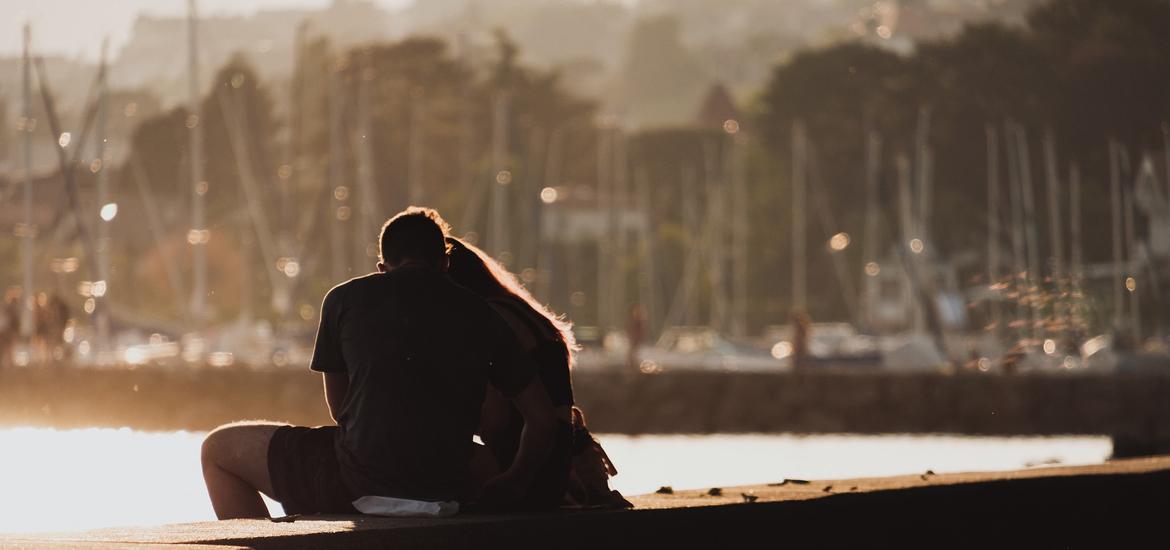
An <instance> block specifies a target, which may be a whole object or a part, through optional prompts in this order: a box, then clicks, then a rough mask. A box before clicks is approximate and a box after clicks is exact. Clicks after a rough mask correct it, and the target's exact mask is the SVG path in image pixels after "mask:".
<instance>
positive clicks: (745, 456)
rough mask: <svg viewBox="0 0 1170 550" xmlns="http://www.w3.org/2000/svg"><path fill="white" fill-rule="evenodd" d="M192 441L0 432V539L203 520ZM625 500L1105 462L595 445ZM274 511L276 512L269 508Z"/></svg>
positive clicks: (822, 441) (975, 453) (877, 447)
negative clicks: (800, 481)
mask: <svg viewBox="0 0 1170 550" xmlns="http://www.w3.org/2000/svg"><path fill="white" fill-rule="evenodd" d="M202 438H203V434H202V433H192V432H167V433H149V432H136V431H132V430H129V429H125V428H123V429H85V430H52V429H34V428H16V429H4V430H0V532H36V531H73V530H81V529H94V528H102V527H115V526H128V525H150V524H159V523H177V522H188V521H202V520H209V519H214V515H213V513H212V510H211V505H210V504H209V503H208V501H207V495H206V493H205V491H204V488H203V478H202V474H201V473H200V468H199V444H200V442H201V441H202ZM599 439H601V441H602V444H603V445H604V446H605V448H606V450H607V452H608V453H609V455H610V458H612V459H613V461H614V463H615V464H616V465H617V467H618V470H619V475H618V476H617V477H616V478H614V479H613V484H614V486H615V488H617V489H619V490H620V491H622V492H623V493H625V494H627V495H636V494H641V493H647V492H651V491H654V490H655V489H657V488H658V487H660V486H662V485H671V486H673V487H675V488H676V489H683V488H702V487H715V486H720V487H729V486H734V485H746V484H753V483H767V482H772V481H779V480H780V479H783V478H786V477H790V478H806V479H825V478H848V477H866V476H885V475H897V474H910V473H920V472H923V471H925V470H927V469H932V470H934V471H935V472H940V473H941V472H958V471H978V470H1001V469H1015V468H1021V467H1024V466H1026V465H1028V464H1034V463H1041V462H1049V461H1060V462H1061V463H1063V464H1093V463H1100V462H1102V461H1103V460H1105V459H1106V458H1107V457H1108V455H1109V453H1110V451H1111V447H1110V442H1109V439H1108V438H1104V437H1076V438H986V437H952V436H852V435H850V436H793V435H713V436H642V437H629V436H620V435H602V436H599ZM269 506H270V507H271V508H272V510H273V511H274V512H275V513H280V509H279V506H276V505H274V504H272V503H270V504H269Z"/></svg>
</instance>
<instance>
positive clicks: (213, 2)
mask: <svg viewBox="0 0 1170 550" xmlns="http://www.w3.org/2000/svg"><path fill="white" fill-rule="evenodd" d="M411 1H412V0H377V3H378V4H381V5H383V6H385V7H388V8H393V7H400V6H403V5H406V4H409V3H411ZM329 2H330V0H199V11H200V13H203V14H237V13H251V12H255V11H256V10H258V9H263V8H282V7H294V8H318V7H322V6H325V5H327V4H329ZM186 9H187V0H0V56H10V55H19V53H20V47H21V31H20V29H21V26H22V25H23V24H24V22H25V21H26V20H27V21H29V22H30V23H32V27H33V48H34V49H35V50H36V51H38V52H40V53H53V54H63V55H66V56H70V57H73V56H82V57H85V58H87V59H97V58H98V56H99V55H100V50H101V43H102V39H103V37H107V36H108V37H109V39H110V47H111V48H112V51H111V54H116V53H117V51H118V49H119V48H120V47H121V46H122V44H123V43H124V42H125V41H126V39H127V38H128V37H129V32H130V28H131V26H132V25H133V24H134V18H135V17H136V16H137V14H138V13H140V12H143V13H151V14H161V15H181V14H184V13H186Z"/></svg>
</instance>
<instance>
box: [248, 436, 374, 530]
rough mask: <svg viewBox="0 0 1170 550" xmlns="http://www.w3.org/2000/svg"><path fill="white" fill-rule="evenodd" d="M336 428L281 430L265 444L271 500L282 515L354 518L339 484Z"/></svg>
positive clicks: (343, 488)
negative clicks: (279, 505) (350, 515)
mask: <svg viewBox="0 0 1170 550" xmlns="http://www.w3.org/2000/svg"><path fill="white" fill-rule="evenodd" d="M336 436H337V426H321V427H318V428H306V427H303V426H281V427H279V428H277V429H276V432H275V433H273V434H272V440H271V441H270V442H269V443H268V476H269V478H270V479H271V481H272V491H273V492H274V493H276V494H275V495H273V497H274V498H275V499H276V500H277V501H278V502H280V504H281V506H283V507H284V513H285V514H290V515H291V514H357V513H358V511H357V510H355V509H354V507H353V504H352V502H353V500H354V498H355V497H353V496H351V495H350V494H349V490H348V489H346V488H345V484H344V483H342V481H341V468H340V466H339V465H338V462H337V454H336V453H335V452H334V450H333V441H334V439H335V438H336Z"/></svg>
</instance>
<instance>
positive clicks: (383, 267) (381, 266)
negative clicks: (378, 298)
mask: <svg viewBox="0 0 1170 550" xmlns="http://www.w3.org/2000/svg"><path fill="white" fill-rule="evenodd" d="M385 272H386V264H384V263H382V262H378V273H385Z"/></svg>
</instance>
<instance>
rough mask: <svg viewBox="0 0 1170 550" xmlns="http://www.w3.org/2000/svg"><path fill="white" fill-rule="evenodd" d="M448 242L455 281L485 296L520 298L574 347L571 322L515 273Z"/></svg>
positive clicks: (477, 251)
mask: <svg viewBox="0 0 1170 550" xmlns="http://www.w3.org/2000/svg"><path fill="white" fill-rule="evenodd" d="M447 245H448V247H449V249H450V254H449V256H448V257H449V262H450V263H449V265H448V267H447V273H448V274H449V275H450V276H451V278H452V279H454V280H455V282H456V283H459V284H460V285H462V286H463V287H465V288H467V289H468V290H470V291H472V292H474V293H476V294H478V295H479V296H481V297H483V298H486V299H492V298H509V297H511V298H519V299H521V300H523V301H524V303H526V304H528V307H529V308H530V309H531V310H532V311H533V312H534V313H536V314H537V315H539V316H541V317H543V318H544V319H546V320H547V321H548V323H549V325H551V326H552V328H553V329H554V330H555V331H556V332H557V333H559V334H560V336H561V340H562V341H564V342H565V344H566V345H567V346H568V347H569V349H576V348H577V341H576V339H575V338H574V337H573V331H572V327H573V325H572V323H570V322H569V321H566V320H565V319H563V318H561V317H558V316H557V315H556V314H554V313H553V312H552V311H549V309H548V308H547V307H545V306H544V305H543V304H541V303H540V302H538V301H536V298H534V297H533V296H532V294H531V293H530V292H528V289H526V288H524V285H522V284H520V281H518V280H516V276H515V275H513V274H512V273H511V272H509V271H508V270H507V269H505V268H504V266H502V265H500V263H499V262H497V261H496V260H495V259H494V258H492V257H491V256H489V255H488V254H487V253H486V252H484V251H482V250H480V249H479V248H477V247H476V246H475V245H473V244H470V243H467V242H464V241H461V240H459V239H457V238H455V237H447Z"/></svg>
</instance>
